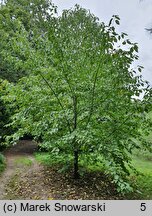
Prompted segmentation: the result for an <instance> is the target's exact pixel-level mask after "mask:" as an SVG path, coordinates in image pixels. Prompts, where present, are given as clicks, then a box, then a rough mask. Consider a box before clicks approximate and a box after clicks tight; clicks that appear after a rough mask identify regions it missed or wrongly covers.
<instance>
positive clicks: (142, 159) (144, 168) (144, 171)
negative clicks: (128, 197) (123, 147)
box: [132, 152, 152, 199]
mask: <svg viewBox="0 0 152 216" xmlns="http://www.w3.org/2000/svg"><path fill="white" fill-rule="evenodd" d="M150 155H151V157H150ZM151 158H152V154H150V153H148V154H147V155H144V152H143V154H141V153H140V154H139V155H134V156H133V160H132V164H133V165H134V167H135V168H136V170H137V171H139V173H140V174H139V175H137V176H136V177H135V178H136V184H137V190H138V191H139V193H138V195H137V198H139V199H152V160H151Z"/></svg>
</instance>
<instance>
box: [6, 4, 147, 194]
mask: <svg viewBox="0 0 152 216" xmlns="http://www.w3.org/2000/svg"><path fill="white" fill-rule="evenodd" d="M115 24H119V17H118V16H113V18H112V19H111V20H110V22H109V24H108V25H105V24H104V23H100V22H99V20H98V18H96V17H95V16H94V15H92V14H91V13H90V12H88V11H86V10H85V9H82V8H80V7H79V6H78V5H76V7H75V8H74V10H65V11H64V12H63V14H62V16H61V17H58V18H57V19H56V20H55V21H54V23H53V24H52V23H51V25H50V28H48V32H46V34H45V35H44V36H43V37H42V36H39V37H36V38H34V37H33V40H32V41H29V40H28V39H27V38H28V34H27V32H26V30H25V29H23V28H22V27H21V26H20V27H19V28H20V31H21V32H20V35H18V36H17V37H18V38H19V41H20V40H22V41H24V44H26V49H28V50H30V52H29V58H28V60H27V61H26V64H25V65H24V67H28V68H29V70H30V71H31V72H30V74H31V75H30V76H28V77H24V78H22V79H21V80H20V81H19V82H18V84H17V85H15V86H13V85H11V86H10V87H9V89H8V91H9V94H8V100H9V101H11V106H16V105H17V106H18V109H17V110H16V114H15V115H14V116H13V117H12V123H11V125H14V126H15V127H16V126H18V127H19V130H18V132H17V133H15V134H14V135H13V137H14V139H18V138H19V137H21V136H23V135H24V134H25V133H31V134H32V135H33V136H35V137H39V136H41V137H42V139H43V145H44V146H45V147H47V148H48V149H49V150H50V151H51V153H52V154H53V155H54V157H56V158H59V156H60V155H61V158H62V159H61V160H62V161H66V162H67V164H70V163H71V160H72V161H73V167H74V177H75V178H78V177H79V162H80V161H82V160H83V161H84V163H85V164H87V163H88V164H91V163H96V162H97V161H98V162H101V163H102V164H103V166H104V167H105V170H106V172H107V173H109V174H110V175H111V176H112V177H113V181H114V182H115V183H116V184H117V186H118V189H119V191H122V192H123V191H125V190H130V189H131V188H130V186H129V184H128V183H127V181H126V179H127V177H126V174H128V173H129V169H128V165H129V167H131V158H130V154H131V153H132V150H133V149H134V148H137V147H139V144H138V143H137V142H136V139H138V140H140V142H141V143H142V144H144V145H145V140H144V139H143V132H141V127H143V131H146V132H147V130H148V129H147V125H146V124H147V120H146V116H145V111H144V103H143V102H142V101H141V102H140V103H138V102H137V99H135V96H139V95H140V93H141V92H142V91H145V92H148V88H147V85H146V83H145V82H144V81H143V80H142V77H141V75H140V76H138V75H137V74H136V71H135V70H134V69H131V64H132V62H133V61H134V60H135V59H137V58H138V56H137V54H136V53H137V51H138V47H137V44H136V43H132V42H130V40H129V39H128V37H127V36H126V34H124V33H122V34H120V35H119V34H117V33H116V30H115ZM33 41H34V46H33ZM13 43H14V44H15V46H14V44H13V46H14V47H15V48H14V50H18V51H19V53H20V52H21V51H23V49H22V46H20V45H21V43H15V42H14V41H13ZM126 44H127V46H126ZM123 46H125V49H123ZM27 47H28V48H27ZM23 53H24V51H23ZM138 70H139V71H141V67H140V66H139V67H138ZM147 145H148V144H147Z"/></svg>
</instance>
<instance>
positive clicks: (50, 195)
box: [0, 140, 121, 200]
mask: <svg viewBox="0 0 152 216" xmlns="http://www.w3.org/2000/svg"><path fill="white" fill-rule="evenodd" d="M36 148H37V145H36V143H35V142H34V141H29V140H22V141H20V142H19V143H18V144H17V145H15V146H13V147H12V148H10V149H9V150H7V151H6V152H5V157H6V161H7V167H6V169H5V171H4V172H3V174H2V175H1V176H0V200H4V199H7V200H17V199H19V200H29V199H31V200H36V199H37V200H48V199H55V200H65V199H70V200H71V199H76V200H77V199H88V200H90V199H95V200H103V199H105V200H106V199H107V200H108V199H120V198H121V197H120V196H119V195H118V193H117V192H116V189H115V187H114V185H113V184H112V183H111V181H110V179H109V178H108V176H106V175H104V174H103V173H102V172H90V173H86V174H84V175H83V177H82V178H80V179H79V180H75V179H73V170H72V169H70V170H69V171H66V172H64V173H61V171H60V170H61V168H62V167H58V166H56V165H51V163H50V166H46V165H42V164H39V163H38V161H36V160H35V157H34V155H33V153H34V152H35V151H36Z"/></svg>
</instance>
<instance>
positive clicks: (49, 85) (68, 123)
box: [39, 72, 72, 133]
mask: <svg viewBox="0 0 152 216" xmlns="http://www.w3.org/2000/svg"><path fill="white" fill-rule="evenodd" d="M39 74H40V76H41V77H42V79H43V80H44V81H45V83H46V84H47V85H48V87H49V88H50V89H51V91H52V92H53V94H54V96H55V97H56V99H57V101H58V103H59V105H60V107H61V108H62V110H63V111H64V107H63V105H62V103H61V101H60V99H59V97H58V95H57V94H56V92H55V91H54V89H53V88H52V86H51V84H50V83H49V82H48V81H47V80H46V79H45V77H44V76H43V75H42V73H41V72H39ZM64 113H65V111H64ZM65 119H66V121H67V126H68V129H69V132H70V133H72V130H71V127H70V122H69V120H68V119H67V117H66V113H65Z"/></svg>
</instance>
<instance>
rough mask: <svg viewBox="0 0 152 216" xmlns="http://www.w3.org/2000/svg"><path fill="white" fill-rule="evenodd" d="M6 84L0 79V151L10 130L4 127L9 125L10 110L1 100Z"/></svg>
mask: <svg viewBox="0 0 152 216" xmlns="http://www.w3.org/2000/svg"><path fill="white" fill-rule="evenodd" d="M7 85H8V82H7V81H6V80H2V79H0V151H2V150H3V149H4V148H5V137H6V136H7V135H10V128H7V127H6V125H7V124H8V123H9V117H10V110H9V108H8V107H7V105H6V104H5V102H4V100H3V98H2V97H3V96H4V95H5V90H6V88H7Z"/></svg>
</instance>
